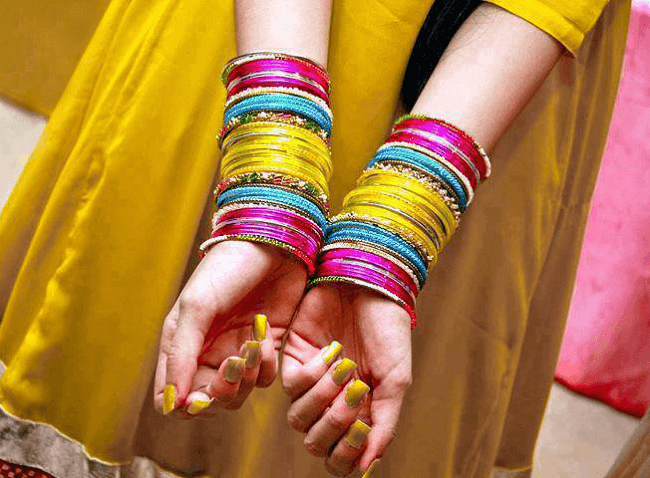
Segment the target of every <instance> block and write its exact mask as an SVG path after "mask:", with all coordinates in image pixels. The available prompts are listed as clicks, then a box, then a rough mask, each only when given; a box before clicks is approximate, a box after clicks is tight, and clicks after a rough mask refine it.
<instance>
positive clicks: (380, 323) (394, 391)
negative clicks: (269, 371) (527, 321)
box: [282, 285, 411, 468]
mask: <svg viewBox="0 0 650 478" xmlns="http://www.w3.org/2000/svg"><path fill="white" fill-rule="evenodd" d="M334 339H336V340H338V341H339V342H341V343H342V344H343V354H344V355H345V356H346V357H348V358H350V359H352V360H354V361H355V362H356V363H357V365H358V369H357V372H356V373H357V374H358V376H359V378H360V379H362V380H363V381H365V382H366V383H367V384H369V385H371V387H372V391H371V395H370V397H371V399H370V400H368V401H366V402H365V406H364V408H363V409H362V410H361V412H360V415H361V417H363V418H365V419H369V421H370V424H371V425H372V427H373V432H372V433H371V435H370V436H369V439H368V446H367V449H366V452H365V453H364V455H363V456H362V458H361V463H360V464H361V465H362V468H365V467H367V466H368V464H369V463H370V461H372V459H373V458H375V457H377V456H380V455H381V454H382V453H383V451H384V449H385V448H386V446H387V445H388V443H389V442H390V440H391V439H392V435H393V432H394V427H395V425H396V422H397V417H398V414H399V409H400V407H401V403H402V399H403V396H404V393H405V391H406V388H407V387H408V386H409V385H410V381H411V335H410V319H409V317H408V315H407V314H406V312H405V311H404V310H403V309H402V308H401V307H399V306H398V305H397V304H395V303H394V302H392V301H390V300H388V299H385V298H383V297H380V296H379V295H376V294H374V293H371V292H368V291H366V290H364V289H361V288H359V287H355V286H347V285H331V286H330V285H328V286H318V287H316V288H314V289H313V290H311V291H310V292H309V293H308V294H307V295H306V296H305V298H304V299H303V301H302V303H301V305H300V309H299V311H298V314H297V315H296V318H295V320H294V322H293V324H292V326H291V330H290V331H289V334H288V337H287V341H286V345H285V348H284V351H283V366H282V375H283V383H284V385H285V388H286V387H287V385H289V386H290V385H291V384H292V383H293V382H294V381H295V380H299V377H300V376H301V368H302V367H303V366H304V365H305V364H307V363H308V362H309V361H310V360H312V358H313V357H314V356H315V355H316V354H318V352H319V350H320V349H321V348H322V347H323V346H325V345H327V344H329V343H330V342H331V341H332V340H334Z"/></svg>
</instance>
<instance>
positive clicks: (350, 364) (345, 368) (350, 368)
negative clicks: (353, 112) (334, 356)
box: [332, 358, 357, 385]
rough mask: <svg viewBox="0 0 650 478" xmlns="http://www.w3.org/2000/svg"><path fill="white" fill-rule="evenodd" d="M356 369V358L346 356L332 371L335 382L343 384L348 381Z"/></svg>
mask: <svg viewBox="0 0 650 478" xmlns="http://www.w3.org/2000/svg"><path fill="white" fill-rule="evenodd" d="M356 369H357V364H356V363H355V362H354V360H350V359H349V358H344V359H343V360H341V361H340V362H339V364H338V365H337V366H336V367H335V368H334V371H333V372H332V380H334V383H335V384H337V385H343V384H344V383H345V382H347V381H348V379H349V378H350V377H351V376H352V374H353V373H354V371H355V370H356Z"/></svg>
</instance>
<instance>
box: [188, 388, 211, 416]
mask: <svg viewBox="0 0 650 478" xmlns="http://www.w3.org/2000/svg"><path fill="white" fill-rule="evenodd" d="M212 402H213V399H212V397H210V396H208V394H207V393H204V392H192V393H190V394H189V395H188V396H187V402H186V403H187V408H186V411H187V413H189V414H190V415H200V414H206V413H207V410H208V409H209V408H210V406H211V405H212Z"/></svg>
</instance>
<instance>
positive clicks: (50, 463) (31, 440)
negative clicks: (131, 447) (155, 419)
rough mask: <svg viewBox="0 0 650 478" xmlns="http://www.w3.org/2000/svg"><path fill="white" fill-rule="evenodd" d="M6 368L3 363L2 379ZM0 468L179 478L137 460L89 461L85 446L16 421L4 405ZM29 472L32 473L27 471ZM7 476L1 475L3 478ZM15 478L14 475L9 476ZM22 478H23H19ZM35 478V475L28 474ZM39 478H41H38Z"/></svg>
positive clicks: (104, 477) (58, 475) (61, 477)
mask: <svg viewBox="0 0 650 478" xmlns="http://www.w3.org/2000/svg"><path fill="white" fill-rule="evenodd" d="M5 370H6V366H5V364H4V363H2V361H0V376H2V374H3V373H4V371H5ZM0 437H2V439H1V440H0V464H1V463H2V460H5V461H7V462H9V463H10V465H12V464H15V465H18V466H19V467H29V468H35V469H37V470H42V471H43V472H44V473H45V474H46V475H45V476H50V475H51V476H52V477H54V478H135V477H137V478H179V477H180V476H181V475H176V474H174V473H171V472H168V471H165V470H162V469H161V468H160V467H159V466H157V465H156V464H155V463H154V462H153V461H151V460H149V459H147V458H142V457H137V458H134V460H133V461H132V462H131V463H129V464H123V465H119V464H118V465H115V464H110V463H105V462H102V461H100V460H97V459H94V458H91V457H89V456H88V455H87V454H86V452H85V450H84V447H83V445H82V444H81V443H79V442H76V441H74V440H72V439H71V438H69V437H67V436H65V435H63V434H62V433H60V432H59V431H57V430H56V429H55V428H54V427H52V426H50V425H47V424H45V423H38V422H33V421H29V420H23V419H21V418H18V417H14V416H13V415H11V414H10V413H8V412H7V411H6V410H5V409H4V408H3V407H2V406H1V405H0ZM27 471H29V470H27ZM2 476H3V475H1V474H0V477H2ZM9 476H11V475H9ZM15 476H16V477H20V476H21V475H15ZM25 476H28V477H30V478H31V475H29V474H27V475H25ZM34 476H39V475H34Z"/></svg>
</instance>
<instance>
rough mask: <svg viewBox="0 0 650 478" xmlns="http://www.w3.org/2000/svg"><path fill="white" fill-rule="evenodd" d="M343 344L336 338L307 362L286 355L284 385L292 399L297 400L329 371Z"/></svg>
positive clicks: (283, 372) (283, 373) (283, 365)
mask: <svg viewBox="0 0 650 478" xmlns="http://www.w3.org/2000/svg"><path fill="white" fill-rule="evenodd" d="M342 350H343V346H342V345H341V344H340V343H339V342H337V341H336V340H334V341H333V342H332V343H330V344H329V345H327V346H326V347H323V348H322V349H320V351H319V352H318V353H317V354H316V355H315V356H314V357H313V358H312V359H311V360H310V361H309V362H307V363H306V364H304V365H303V364H301V363H300V362H298V360H296V359H295V358H293V357H287V356H286V355H285V357H284V362H283V364H282V367H283V371H282V387H283V388H284V391H285V393H286V394H287V395H289V396H290V397H291V399H292V400H296V399H297V398H299V397H300V396H301V395H303V394H304V393H305V392H306V391H307V390H309V389H310V388H311V387H313V386H314V384H316V383H317V382H318V381H319V380H320V379H321V378H322V377H323V375H324V374H325V373H326V372H327V370H328V369H329V368H330V365H331V364H332V362H334V360H336V358H337V357H338V356H339V355H340V354H341V352H342Z"/></svg>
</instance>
